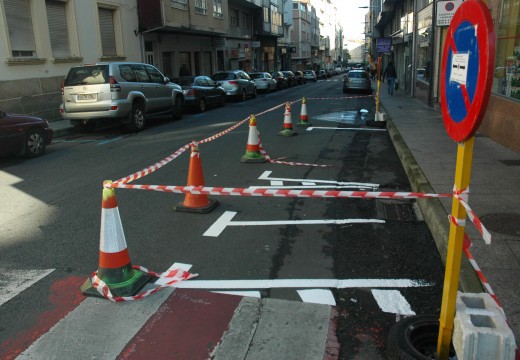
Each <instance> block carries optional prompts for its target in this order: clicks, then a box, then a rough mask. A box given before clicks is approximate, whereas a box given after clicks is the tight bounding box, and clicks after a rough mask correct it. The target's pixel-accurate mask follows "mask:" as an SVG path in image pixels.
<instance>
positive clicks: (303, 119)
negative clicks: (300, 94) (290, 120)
mask: <svg viewBox="0 0 520 360" xmlns="http://www.w3.org/2000/svg"><path fill="white" fill-rule="evenodd" d="M297 125H298V126H304V127H307V126H310V125H311V124H310V123H309V116H307V99H305V98H302V110H301V112H300V122H299V123H298V124H297Z"/></svg>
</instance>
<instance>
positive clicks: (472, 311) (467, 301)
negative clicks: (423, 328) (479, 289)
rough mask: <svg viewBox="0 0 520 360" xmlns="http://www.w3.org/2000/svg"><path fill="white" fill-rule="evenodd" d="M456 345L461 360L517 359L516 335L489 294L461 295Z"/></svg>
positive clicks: (457, 309) (454, 336)
mask: <svg viewBox="0 0 520 360" xmlns="http://www.w3.org/2000/svg"><path fill="white" fill-rule="evenodd" d="M452 343H453V347H454V348H455V352H456V353H457V359H458V360H470V359H475V360H476V359H495V360H514V358H515V349H516V343H515V337H514V335H513V332H512V331H511V329H510V328H509V326H508V325H507V323H506V319H505V316H504V313H503V311H502V309H501V308H499V307H498V305H497V304H496V302H495V301H494V300H493V298H492V297H491V296H490V295H489V294H487V293H462V292H459V293H458V294H457V304H456V314H455V319H454V328H453V337H452Z"/></svg>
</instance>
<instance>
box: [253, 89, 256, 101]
mask: <svg viewBox="0 0 520 360" xmlns="http://www.w3.org/2000/svg"><path fill="white" fill-rule="evenodd" d="M256 95H257V92H256V87H255V88H254V89H253V99H254V98H255V97H256Z"/></svg>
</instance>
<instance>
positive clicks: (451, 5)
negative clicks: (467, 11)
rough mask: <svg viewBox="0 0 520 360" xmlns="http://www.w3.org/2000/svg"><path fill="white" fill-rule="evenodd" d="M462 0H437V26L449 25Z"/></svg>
mask: <svg viewBox="0 0 520 360" xmlns="http://www.w3.org/2000/svg"><path fill="white" fill-rule="evenodd" d="M462 1H463V0H449V1H437V9H436V10H437V26H450V22H451V18H452V17H453V15H454V14H455V11H457V9H458V8H459V6H460V5H461V4H462Z"/></svg>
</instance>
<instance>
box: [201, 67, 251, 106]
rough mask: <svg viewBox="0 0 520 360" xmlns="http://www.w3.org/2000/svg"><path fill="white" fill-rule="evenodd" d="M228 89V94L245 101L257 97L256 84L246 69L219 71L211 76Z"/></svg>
mask: <svg viewBox="0 0 520 360" xmlns="http://www.w3.org/2000/svg"><path fill="white" fill-rule="evenodd" d="M211 78H212V79H213V80H215V81H216V82H217V83H219V85H220V86H222V87H223V88H224V90H226V95H227V96H229V97H234V98H237V99H239V100H241V101H245V100H246V99H247V98H248V97H253V98H254V97H256V84H255V82H254V81H253V80H251V78H250V77H249V75H247V73H246V72H245V71H242V70H231V71H219V72H218V73H216V74H214V75H213V76H212V77H211Z"/></svg>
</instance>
